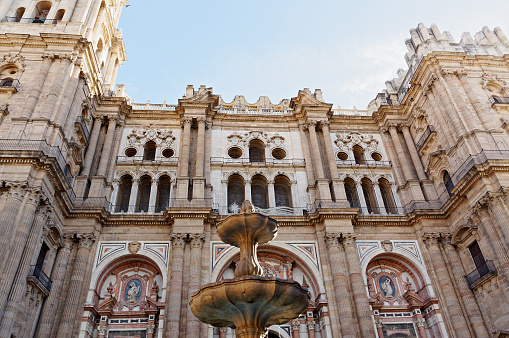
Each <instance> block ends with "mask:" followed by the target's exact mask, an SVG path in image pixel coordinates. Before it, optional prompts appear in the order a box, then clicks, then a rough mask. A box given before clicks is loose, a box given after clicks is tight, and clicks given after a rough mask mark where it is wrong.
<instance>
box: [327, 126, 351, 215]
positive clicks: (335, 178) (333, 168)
mask: <svg viewBox="0 0 509 338" xmlns="http://www.w3.org/2000/svg"><path fill="white" fill-rule="evenodd" d="M329 123H330V122H329V121H326V122H322V132H323V138H324V143H325V151H326V152H327V160H328V162H329V169H330V174H331V178H332V187H333V189H334V197H335V198H336V202H343V207H348V206H349V204H348V201H347V199H346V192H345V185H344V184H343V182H342V181H341V180H340V179H339V174H338V166H337V164H336V158H335V156H334V149H333V148H332V140H331V137H330V131H329Z"/></svg>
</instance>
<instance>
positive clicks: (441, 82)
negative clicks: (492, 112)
mask: <svg viewBox="0 0 509 338" xmlns="http://www.w3.org/2000/svg"><path fill="white" fill-rule="evenodd" d="M434 83H435V88H436V90H437V93H438V98H439V100H440V101H441V103H442V105H443V106H444V107H445V110H446V111H447V112H448V115H449V117H450V118H451V122H452V125H453V129H455V130H456V133H457V137H460V136H463V135H464V134H465V133H466V128H465V126H464V125H463V121H461V118H460V116H459V114H458V111H457V109H456V106H455V105H454V103H453V102H452V101H451V97H450V96H449V91H448V90H447V88H446V86H445V79H444V78H443V77H442V76H441V75H439V76H436V81H435V82H434ZM456 141H458V140H456Z"/></svg>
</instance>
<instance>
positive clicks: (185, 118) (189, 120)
mask: <svg viewBox="0 0 509 338" xmlns="http://www.w3.org/2000/svg"><path fill="white" fill-rule="evenodd" d="M192 121H193V119H192V118H190V117H188V116H186V117H183V118H182V122H180V125H181V126H182V128H184V126H185V125H186V124H187V125H191V122H192Z"/></svg>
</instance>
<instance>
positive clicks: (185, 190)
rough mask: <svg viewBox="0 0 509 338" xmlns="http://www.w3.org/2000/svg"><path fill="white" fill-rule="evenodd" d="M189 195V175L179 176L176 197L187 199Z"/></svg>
mask: <svg viewBox="0 0 509 338" xmlns="http://www.w3.org/2000/svg"><path fill="white" fill-rule="evenodd" d="M188 195H189V177H178V178H177V191H176V194H175V198H176V199H179V200H184V199H187V197H188Z"/></svg>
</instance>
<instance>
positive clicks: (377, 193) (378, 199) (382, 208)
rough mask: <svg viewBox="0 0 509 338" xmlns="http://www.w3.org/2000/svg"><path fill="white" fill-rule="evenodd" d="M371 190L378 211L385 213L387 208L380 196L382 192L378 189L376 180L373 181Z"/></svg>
mask: <svg viewBox="0 0 509 338" xmlns="http://www.w3.org/2000/svg"><path fill="white" fill-rule="evenodd" d="M373 191H374V192H375V198H376V204H378V212H379V213H381V214H386V213H387V210H386V209H385V204H384V199H383V198H382V192H381V191H380V186H379V185H378V181H373Z"/></svg>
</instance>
